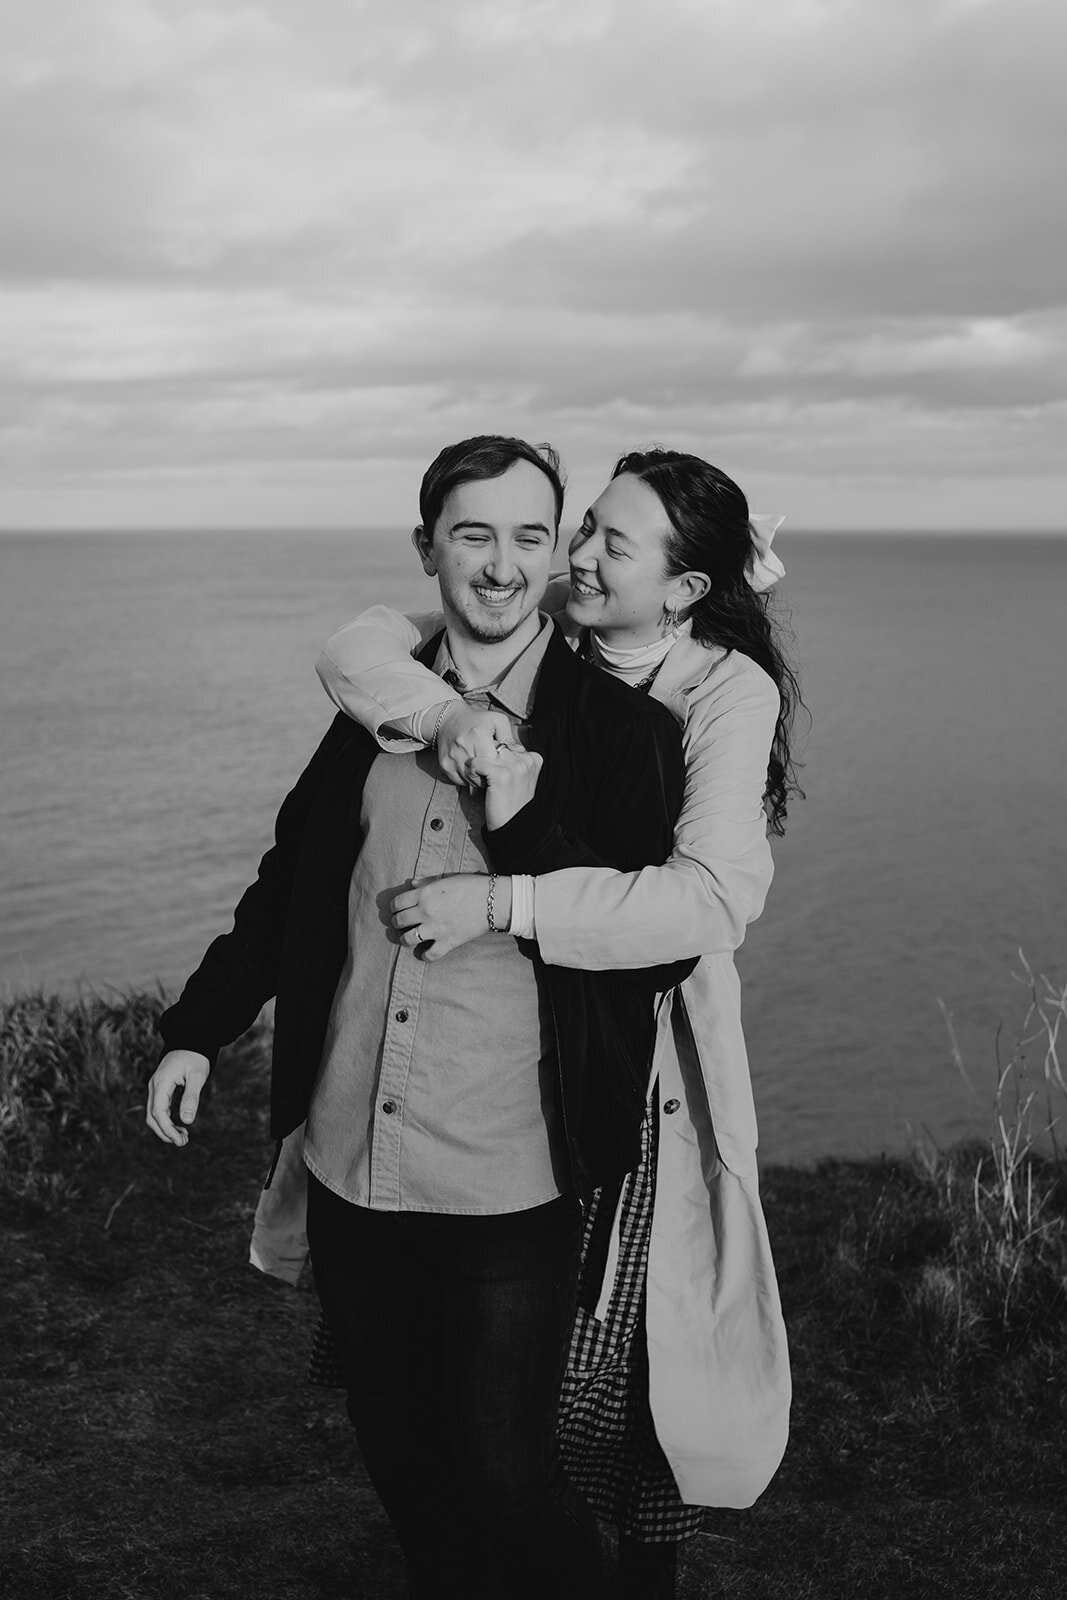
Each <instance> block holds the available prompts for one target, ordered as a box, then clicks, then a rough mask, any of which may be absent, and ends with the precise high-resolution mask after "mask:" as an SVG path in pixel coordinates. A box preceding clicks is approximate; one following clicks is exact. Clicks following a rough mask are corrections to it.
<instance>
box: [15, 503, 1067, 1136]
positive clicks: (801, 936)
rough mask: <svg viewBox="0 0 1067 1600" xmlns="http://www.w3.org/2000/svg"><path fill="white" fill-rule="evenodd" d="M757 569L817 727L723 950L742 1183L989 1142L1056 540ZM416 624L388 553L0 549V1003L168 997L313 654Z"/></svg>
mask: <svg viewBox="0 0 1067 1600" xmlns="http://www.w3.org/2000/svg"><path fill="white" fill-rule="evenodd" d="M777 548H780V552H781V555H782V558H783V560H784V561H785V563H786V567H787V576H786V578H785V580H784V581H783V582H782V584H781V585H780V587H779V591H778V594H779V600H778V603H779V607H780V614H781V617H782V621H783V624H784V626H786V627H787V628H788V630H789V632H790V635H791V639H792V644H791V648H792V650H793V653H794V655H795V658H796V660H797V662H798V664H799V669H800V674H801V679H802V684H803V691H804V697H805V700H806V702H807V704H808V707H809V709H810V727H808V725H807V723H806V721H805V722H804V723H803V724H802V726H801V730H800V731H801V738H800V741H799V743H800V754H801V758H802V761H803V768H802V772H801V778H802V782H803V787H804V790H805V798H804V799H802V800H801V799H797V800H795V801H794V802H793V803H792V804H791V806H790V810H789V818H788V826H787V831H786V835H785V837H784V838H783V839H781V840H779V841H776V843H775V858H776V874H775V882H774V884H773V886H772V889H771V892H770V895H769V898H768V901H767V906H766V909H765V911H764V914H763V916H762V917H761V918H760V919H759V920H758V921H757V922H756V923H754V924H753V925H752V927H751V928H750V929H749V933H748V937H747V939H746V941H745V944H744V946H743V947H742V949H741V950H740V951H739V953H738V966H739V970H740V973H741V978H742V985H743V994H744V1019H745V1030H746V1035H747V1039H748V1045H749V1055H750V1060H751V1066H752V1075H753V1081H754V1085H755V1092H756V1101H757V1108H758V1112H759V1119H760V1130H761V1150H762V1154H763V1157H764V1159H765V1160H770V1161H785V1162H797V1163H803V1164H806V1163H810V1162H812V1161H815V1160H817V1159H818V1158H821V1157H824V1156H841V1157H849V1156H866V1155H871V1154H874V1153H876V1152H880V1151H886V1152H889V1153H897V1152H901V1151H904V1150H907V1149H909V1148H912V1147H913V1146H914V1145H915V1143H916V1142H919V1143H924V1144H927V1145H930V1144H934V1145H942V1146H944V1145H947V1144H950V1143H952V1142H954V1141H956V1140H958V1139H961V1138H964V1137H978V1138H981V1137H986V1136H987V1135H988V1134H989V1132H990V1131H991V1129H992V1126H993V1123H992V1117H993V1107H994V1091H995V1089H996V1082H997V1074H998V1062H999V1063H1001V1064H1003V1063H1005V1062H1006V1061H1007V1060H1008V1059H1010V1056H1011V1053H1012V1049H1013V1046H1014V1043H1015V1041H1016V1040H1017V1039H1018V1038H1019V1037H1020V1036H1021V1035H1022V1036H1025V1035H1027V1034H1030V1035H1032V1034H1034V1033H1035V1031H1036V1032H1037V1033H1038V1034H1040V1024H1039V1021H1038V1019H1036V1017H1035V1016H1033V1015H1031V1016H1030V1017H1029V1019H1028V1018H1027V1009H1028V1003H1029V1000H1030V998H1031V982H1032V981H1033V982H1034V983H1036V985H1037V988H1038V991H1039V992H1040V993H1048V992H1049V991H1048V990H1047V989H1046V988H1045V980H1047V982H1048V984H1051V985H1052V986H1053V987H1054V988H1055V987H1057V986H1058V988H1059V989H1060V991H1061V992H1062V989H1063V985H1064V983H1065V982H1067V825H1065V814H1064V804H1063V802H1064V796H1065V794H1067V714H1065V710H1064V703H1065V679H1067V673H1065V668H1067V645H1065V640H1067V538H1057V537H1051V536H1049V537H1040V536H1030V535H1023V534H1012V535H1004V536H994V535H982V536H976V535H966V534H928V535H918V534H907V535H893V534H870V533H864V534H854V535H848V534H822V535H820V534H813V533H793V534H789V533H788V531H787V530H783V532H782V534H781V535H779V540H778V544H777ZM433 597H434V590H433V589H432V587H431V584H430V580H428V579H426V578H425V577H423V575H422V572H421V569H420V568H419V567H418V564H417V562H416V559H415V555H414V552H413V551H412V549H411V546H410V544H409V542H408V538H407V536H406V535H405V534H404V533H403V532H401V531H390V530H378V531H359V532H347V533H346V532H340V531H333V532H319V533H293V534H283V533H278V532H243V533H235V532H224V533H207V532H197V533H188V534H178V533H166V534H163V533H145V534H143V535H135V534H117V533H116V534H108V533H99V534H95V533H94V534H88V533H79V534H70V535H63V534H35V535H32V536H31V535H25V536H16V535H5V536H0V852H2V861H0V870H2V880H0V881H2V905H3V911H2V919H0V986H2V989H3V991H4V993H5V994H7V995H11V994H14V993H17V992H19V991H21V990H24V989H27V988H44V989H56V990H61V991H64V992H66V991H71V990H73V989H74V988H76V987H77V986H79V985H84V986H88V987H92V988H96V989H100V990H104V991H110V990H111V989H113V988H123V987H126V986H130V985H146V984H153V983H155V982H157V981H158V982H160V983H162V984H164V985H165V986H167V987H168V988H172V987H175V986H178V985H180V983H181V981H182V980H183V978H184V976H185V975H186V974H187V973H188V972H189V971H190V970H191V969H192V967H193V966H195V965H196V963H197V961H198V960H199V958H200V956H201V954H202V952H203V950H204V948H205V946H206V944H207V943H208V941H209V940H210V939H211V938H212V937H213V936H214V935H215V934H216V933H217V932H220V931H222V930H223V929H224V928H225V927H227V926H228V924H229V915H230V912H231V910H232V908H233V905H234V904H235V902H236V900H237V898H238V896H239V895H240V893H241V890H242V889H243V888H244V886H245V884H246V883H247V882H248V881H249V880H250V878H251V877H252V876H253V875H254V872H255V867H256V863H257V861H258V859H259V856H260V854H261V853H262V851H263V849H264V848H265V847H266V846H267V844H268V843H269V840H270V837H271V830H272V824H273V819H274V815H275V812H276V810H277V807H278V804H279V802H280V801H281V799H282V797H283V795H284V794H285V792H286V791H287V789H288V788H289V787H290V785H291V783H292V782H293V780H294V779H295V777H296V775H297V774H298V772H299V771H300V769H301V767H302V766H303V763H304V761H305V760H306V758H307V757H308V755H309V754H310V752H311V750H312V749H313V748H314V746H315V744H316V743H317V741H318V739H319V737H320V735H321V733H322V731H323V730H324V728H325V726H326V725H327V723H328V721H329V719H330V716H331V714H332V708H331V707H330V705H329V704H328V702H327V700H326V698H325V696H324V694H323V691H322V690H321V688H320V686H319V683H318V680H317V678H316V676H315V673H314V667H313V664H314V660H315V656H316V653H317V650H318V648H319V646H320V645H321V644H322V643H323V641H324V640H325V639H326V638H327V636H328V635H329V634H330V633H331V632H333V631H334V630H335V629H336V628H337V627H339V626H340V625H341V624H342V623H344V622H346V621H347V620H349V619H350V618H351V617H352V616H354V615H355V614H356V613H357V612H358V611H360V610H361V609H362V608H363V607H364V606H366V605H368V604H371V603H372V602H375V601H389V602H392V603H393V604H395V605H397V606H400V607H402V608H403V607H416V608H425V607H426V606H427V605H428V604H430V603H432V601H433ZM1028 973H1029V974H1032V975H1033V979H1031V977H1030V976H1028ZM1046 1013H1047V1014H1048V1015H1050V1016H1053V1017H1054V1016H1055V1014H1056V1013H1055V1010H1054V1009H1053V1010H1052V1011H1049V1009H1048V1006H1047V1005H1046ZM1060 1014H1061V1015H1062V1011H1061V1013H1060ZM950 1022H951V1028H952V1034H954V1036H955V1041H956V1047H957V1049H958V1056H959V1059H957V1054H956V1050H954V1048H953V1044H952V1034H950ZM1064 1039H1065V1041H1067V1027H1065V1030H1064ZM1023 1051H1024V1054H1025V1055H1026V1057H1027V1059H1028V1062H1029V1064H1030V1070H1031V1072H1032V1073H1033V1074H1034V1081H1035V1083H1037V1082H1039V1081H1040V1069H1041V1060H1042V1055H1043V1051H1042V1045H1041V1039H1040V1037H1038V1038H1036V1039H1034V1038H1031V1040H1030V1042H1029V1043H1028V1044H1024V1046H1023ZM1063 1054H1064V1057H1065V1058H1067V1047H1065V1050H1064V1052H1063ZM1065 1064H1067V1059H1065ZM1060 1110H1061V1107H1059V1106H1058V1105H1056V1104H1053V1106H1052V1108H1051V1115H1053V1116H1055V1115H1058V1114H1059V1112H1060ZM1034 1113H1035V1114H1037V1113H1040V1118H1041V1119H1042V1120H1047V1117H1046V1113H1045V1111H1044V1108H1043V1103H1042V1102H1041V1100H1040V1099H1039V1100H1038V1101H1037V1102H1035V1107H1034ZM1064 1127H1067V1122H1065V1124H1064ZM1065 1136H1067V1135H1065Z"/></svg>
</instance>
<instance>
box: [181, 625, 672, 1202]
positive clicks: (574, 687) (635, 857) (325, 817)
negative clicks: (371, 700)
mask: <svg viewBox="0 0 1067 1600" xmlns="http://www.w3.org/2000/svg"><path fill="white" fill-rule="evenodd" d="M436 647H437V641H436V640H434V641H431V644H430V645H428V646H427V647H426V650H425V651H423V652H422V658H423V659H425V660H427V661H428V662H432V661H433V659H434V656H435V653H436ZM525 742H526V743H527V744H528V745H529V747H530V748H532V749H536V750H538V751H540V752H541V754H543V755H544V757H545V762H544V767H543V769H542V772H541V775H540V778H539V780H538V786H537V793H536V795H535V797H534V799H533V800H532V801H531V802H530V804H529V805H527V806H525V807H524V808H523V810H522V811H520V812H519V813H518V815H517V816H515V817H513V818H512V820H511V821H510V822H508V823H507V824H506V825H505V826H504V827H503V828H500V829H497V830H496V831H495V832H489V831H487V832H486V840H487V844H488V849H489V853H490V856H491V858H492V861H493V864H494V866H495V867H496V868H497V869H498V870H499V871H501V872H504V873H510V872H532V873H543V872H548V871H551V870H553V869H554V868H556V867H566V866H577V865H609V866H615V867H619V868H623V869H629V868H635V867H639V866H645V865H652V864H659V863H661V862H662V861H663V860H665V859H666V857H667V855H668V854H669V852H670V848H671V838H672V835H673V830H674V820H675V817H676V815H677V813H678V810H679V808H680V805H681V800H682V790H683V784H684V777H685V769H684V761H683V756H682V746H681V732H680V729H679V728H678V725H677V723H676V722H675V720H674V718H673V717H672V716H671V714H670V712H669V711H667V710H666V709H665V708H664V707H663V706H661V705H660V704H659V703H658V702H657V701H655V700H652V699H650V698H649V697H648V696H647V695H643V694H640V693H638V692H637V691H636V690H633V689H631V688H629V687H628V686H627V685H626V684H623V683H620V682H618V681H617V680H615V679H612V678H608V677H607V676H605V675H604V674H603V673H600V672H597V671H595V670H594V669H592V668H590V667H587V666H586V665H584V663H582V662H580V661H579V660H577V658H576V657H575V656H574V655H573V654H572V652H571V651H570V649H569V648H568V647H567V645H566V644H565V643H564V641H563V639H562V637H561V636H560V635H559V634H558V633H553V636H552V638H551V640H550V642H549V646H548V649H547V650H546V652H545V658H544V662H543V665H542V668H541V674H540V677H539V679H538V684H537V690H536V694H535V698H534V706H533V714H532V718H531V723H530V726H529V729H528V731H527V737H526V740H525ZM379 754H380V751H379V748H378V746H377V744H376V743H375V741H374V739H373V738H372V737H371V735H370V734H368V733H366V732H365V731H364V730H363V729H361V728H359V727H357V726H356V725H355V723H353V722H351V721H350V720H349V719H348V718H347V717H346V716H344V715H343V714H342V713H339V714H338V716H337V717H335V719H334V721H333V723H332V724H331V726H330V728H329V729H328V731H327V733H326V735H325V737H324V738H323V740H322V742H321V744H320V745H319V747H318V749H317V750H316V751H315V754H314V755H313V756H312V758H311V760H310V762H309V763H308V765H307V766H306V767H305V769H304V771H303V772H302V773H301V775H300V777H299V779H298V780H297V783H296V785H295V787H294V788H293V789H292V790H291V791H290V793H289V794H288V795H287V796H286V798H285V800H284V802H283V804H282V807H281V810H280V811H279V813H278V819H277V822H276V825H275V842H274V845H273V846H272V848H271V849H270V850H268V851H267V853H266V855H265V856H264V857H263V859H262V861H261V862H260V864H259V873H258V876H257V878H256V881H255V882H254V883H253V884H252V885H251V886H250V887H249V888H248V889H246V890H245V893H244V894H243V895H242V897H241V900H240V902H239V904H238V906H237V909H236V911H235V913H234V925H233V928H232V930H231V931H230V932H229V933H227V934H224V935H222V936H221V937H220V938H218V939H215V940H214V942H213V943H212V944H211V945H210V946H209V947H208V950H207V953H206V954H205V956H204V959H203V961H202V962H201V963H200V966H199V967H198V968H197V970H196V971H195V972H194V973H193V975H192V977H191V978H190V979H189V981H188V983H187V984H186V986H185V988H184V990H183V991H182V994H181V996H180V998H179V999H178V1001H177V1002H176V1003H175V1004H174V1005H173V1006H171V1007H170V1008H169V1010H167V1011H165V1012H164V1013H163V1016H162V1017H161V1019H160V1033H161V1034H162V1037H163V1041H164V1043H165V1045H166V1047H167V1048H168V1049H170V1050H174V1049H187V1050H196V1051H199V1052H200V1053H201V1054H203V1055H205V1056H207V1057H208V1058H209V1059H210V1060H211V1061H212V1063H213V1062H214V1059H215V1057H216V1056H217V1054H218V1052H219V1050H220V1049H221V1047H222V1046H223V1045H224V1044H227V1043H229V1042H230V1041H231V1040H233V1039H235V1038H237V1037H238V1035H239V1034H241V1033H243V1032H244V1031H245V1029H247V1028H249V1027H251V1025H252V1023H253V1022H254V1021H255V1019H256V1017H257V1016H258V1014H259V1012H260V1009H261V1008H262V1006H263V1005H264V1004H265V1002H266V1001H267V1000H269V999H270V998H271V996H272V995H274V996H276V997H277V1001H276V1006H275V1017H274V1050H273V1057H272V1070H271V1133H272V1136H273V1137H274V1138H276V1139H281V1138H283V1137H284V1136H285V1135H286V1134H287V1133H289V1132H291V1130H292V1129H293V1128H295V1127H296V1126H297V1125H298V1124H299V1123H300V1122H302V1121H303V1120H304V1118H305V1117H306V1115H307V1109H308V1102H309V1099H310V1095H311V1090H312V1087H313V1085H314V1082H315V1078H316V1075H317V1073H318V1069H319V1063H320V1060H321V1056H322V1049H323V1043H324V1040H325V1036H326V1028H327V1024H328V1022H329V1017H330V1011H331V1008H332V1005H333V999H334V993H335V991H336V988H337V983H338V979H339V977H340V974H341V969H342V966H343V964H344V960H345V956H346V953H347V950H348V938H349V927H348V895H349V884H350V880H351V877H352V870H353V867H354V865H355V861H356V857H357V855H358V853H359V847H360V843H361V840H362V832H361V827H360V809H361V803H362V796H363V785H364V783H365V781H366V778H367V774H368V772H369V771H370V768H371V764H372V763H373V761H374V760H375V759H376V757H377V756H378V755H379ZM524 948H525V949H526V953H527V954H528V955H529V956H530V958H531V960H533V961H534V964H535V968H536V970H537V974H538V981H539V983H540V984H541V985H542V987H543V991H544V992H545V993H546V994H547V996H548V999H549V1001H550V1005H551V1011H552V1016H553V1019H554V1023H555V1028H556V1040H557V1047H558V1057H559V1086H560V1100H561V1111H562V1120H563V1126H564V1129H565V1132H566V1138H567V1144H568V1151H569V1154H570V1161H571V1168H572V1175H573V1181H574V1185H575V1188H576V1190H577V1191H578V1193H579V1194H580V1195H582V1196H585V1195H586V1194H587V1193H588V1192H589V1191H590V1189H591V1188H592V1187H594V1186H596V1185H597V1184H600V1183H603V1182H605V1181H607V1180H609V1179H611V1178H615V1177H617V1176H619V1175H620V1174H621V1173H623V1172H627V1171H629V1170H630V1169H631V1168H632V1167H633V1166H635V1165H636V1163H637V1160H638V1157H639V1131H640V1123H641V1117H642V1112H643V1106H644V1098H645V1091H646V1086H647V1075H648V1066H649V1061H650V1056H651V1045H652V1039H653V1033H654V1018H653V997H654V995H655V994H656V993H657V992H658V991H659V990H661V989H665V988H670V987H672V986H673V985H674V984H675V983H678V982H680V981H681V979H682V978H683V977H685V976H687V975H688V973H689V972H690V971H691V970H692V967H693V965H694V963H693V962H683V963H675V964H673V965H672V966H670V967H657V968H642V969H640V970H639V971H635V972H629V973H627V972H578V971H576V970H573V969H569V968H563V967H549V966H546V965H545V964H544V963H543V962H542V961H541V959H540V956H539V954H538V953H537V949H536V946H535V945H526V946H524Z"/></svg>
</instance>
